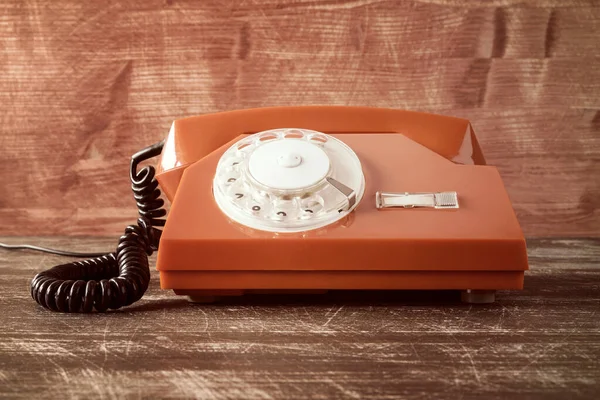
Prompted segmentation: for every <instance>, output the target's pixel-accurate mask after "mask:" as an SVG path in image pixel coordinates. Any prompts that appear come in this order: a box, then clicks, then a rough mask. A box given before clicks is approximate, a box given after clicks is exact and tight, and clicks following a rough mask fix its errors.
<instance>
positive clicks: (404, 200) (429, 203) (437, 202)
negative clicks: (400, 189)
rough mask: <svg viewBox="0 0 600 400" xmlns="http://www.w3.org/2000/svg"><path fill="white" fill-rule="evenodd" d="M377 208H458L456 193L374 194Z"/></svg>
mask: <svg viewBox="0 0 600 400" xmlns="http://www.w3.org/2000/svg"><path fill="white" fill-rule="evenodd" d="M375 202H376V203H375V204H376V206H377V208H394V207H401V208H415V207H431V208H438V209H444V208H458V196H457V194H456V192H438V193H408V192H405V193H386V192H377V193H376V194H375Z"/></svg>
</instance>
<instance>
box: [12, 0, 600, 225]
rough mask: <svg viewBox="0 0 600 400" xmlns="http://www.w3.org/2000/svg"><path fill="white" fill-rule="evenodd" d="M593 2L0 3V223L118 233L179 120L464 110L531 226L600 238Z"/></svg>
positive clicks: (597, 15)
mask: <svg viewBox="0 0 600 400" xmlns="http://www.w3.org/2000/svg"><path fill="white" fill-rule="evenodd" d="M599 31H600V7H598V3H597V2H594V1H550V0H548V1H530V2H522V1H493V2H485V3H484V4H482V3H479V2H469V1H458V0H457V1H450V0H437V1H433V0H431V1H407V2H400V1H367V0H365V1H328V0H327V1H326V0H323V1H314V0H303V1H281V0H279V1H277V0H260V1H259V0H255V1H245V2H222V1H216V0H214V1H204V2H188V1H177V0H173V1H127V2H126V1H112V2H77V1H65V0H60V1H54V2H43V1H31V2H21V1H17V0H13V1H5V2H2V4H0V48H2V51H1V52H0V122H1V125H0V126H1V128H0V147H1V148H2V154H1V156H0V171H1V172H0V173H1V174H2V175H1V177H2V183H3V184H2V185H0V218H1V220H2V222H3V223H2V224H1V225H0V233H4V234H19V233H20V234H24V233H29V234H57V233H61V234H100V235H102V234H116V233H118V232H120V230H121V227H122V226H123V225H124V224H126V223H128V222H130V221H131V220H132V219H133V218H134V217H135V214H136V213H135V210H134V209H133V202H132V200H131V196H130V191H129V188H128V182H127V180H128V178H127V168H128V167H127V165H128V162H129V161H128V160H129V157H130V155H131V154H133V153H134V152H135V151H137V150H138V149H140V148H142V147H145V146H146V145H148V144H150V143H153V142H156V141H158V140H160V139H161V138H162V137H164V135H165V134H166V132H167V130H168V128H169V126H170V123H171V121H172V120H173V119H175V118H181V117H184V116H189V115H195V114H200V113H205V112H216V111H223V110H231V109H237V108H247V107H261V106H273V105H301V104H340V105H367V106H379V107H396V108H405V109H412V110H422V111H429V112H434V113H442V114H448V115H456V116H460V117H465V118H468V119H470V120H471V121H472V122H473V125H474V126H475V130H476V132H477V133H478V135H479V136H480V138H481V142H482V147H483V150H484V152H485V154H486V157H487V159H488V161H489V162H490V163H491V164H493V165H497V166H498V168H499V169H500V172H501V173H502V175H503V177H504V179H505V182H506V186H507V189H508V191H509V194H510V196H511V199H512V200H513V202H514V206H515V209H516V212H517V214H518V216H519V219H520V221H521V223H522V226H523V229H524V231H525V233H526V234H527V235H534V236H547V235H549V236H556V235H583V236H585V235H598V233H599V232H600V212H599V211H598V209H599V205H600V200H599V199H600V183H599V181H600V180H599V179H594V177H595V176H598V175H599V174H600V166H599V165H600V163H599V162H598V161H599V159H600V111H599V110H600V100H599V97H598V96H597V93H598V92H599V90H600V67H599V65H600V64H599V63H598V59H599V58H600V53H599V50H600V41H598V40H597V32H599Z"/></svg>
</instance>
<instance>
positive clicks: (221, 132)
mask: <svg viewBox="0 0 600 400" xmlns="http://www.w3.org/2000/svg"><path fill="white" fill-rule="evenodd" d="M283 127H290V128H306V129H313V130H317V131H321V132H325V133H328V134H333V136H335V137H337V138H338V139H340V140H341V141H343V142H345V143H346V144H347V145H349V146H350V147H351V148H352V149H353V150H354V151H355V152H356V154H357V155H358V157H359V158H360V159H361V163H362V166H363V172H364V175H365V179H366V190H365V195H364V197H363V199H362V201H361V203H360V204H359V205H358V207H357V208H356V210H355V211H354V212H352V213H351V214H350V215H349V216H348V217H347V218H345V219H344V220H342V221H340V222H338V223H336V224H333V225H329V226H327V227H324V228H321V229H318V230H314V231H307V232H304V233H297V234H277V233H270V232H262V231H254V230H251V229H248V228H247V227H244V226H241V225H239V224H236V223H234V222H232V221H231V220H229V219H228V218H227V217H226V216H225V215H224V214H223V213H222V212H221V211H220V210H219V208H218V206H217V204H216V203H215V201H214V198H213V194H212V179H213V176H214V172H215V169H216V166H217V162H218V160H219V158H220V157H221V155H222V153H223V152H224V151H225V150H226V149H227V148H228V147H229V146H230V145H231V144H232V143H234V142H235V141H237V140H239V138H240V135H244V134H251V133H256V132H259V131H263V130H267V129H273V128H283ZM158 168H159V173H158V175H157V178H158V180H159V182H160V184H161V187H162V188H163V190H164V192H165V193H166V195H167V197H168V198H169V199H170V200H171V201H172V206H171V210H170V214H169V217H168V220H167V224H166V226H165V228H164V231H163V234H162V238H161V242H160V250H159V253H158V261H157V269H158V270H159V271H160V279H161V287H162V288H165V289H174V290H175V292H176V293H178V294H194V293H213V292H215V291H216V292H215V293H228V294H239V293H241V292H243V291H245V290H315V289H318V290H327V289H482V290H495V289H520V288H522V286H523V275H524V271H525V270H527V269H528V264H527V254H526V247H525V240H524V237H523V234H522V231H521V229H520V226H519V224H518V221H517V219H516V216H515V214H514V211H513V209H512V206H511V203H510V200H509V198H508V195H507V193H506V191H505V189H504V185H503V183H502V180H501V178H500V175H499V174H498V171H497V170H496V168H494V167H491V166H486V165H485V160H484V158H483V155H482V153H481V150H480V148H479V145H478V143H477V139H476V137H475V135H474V133H473V130H472V129H471V125H470V124H469V122H468V121H466V120H463V119H458V118H451V117H444V116H437V115H431V114H423V113H416V112H408V111H401V110H389V109H376V108H364V107H278V108H266V109H252V110H241V111H233V112H225V113H218V114H209V115H202V116H198V117H192V118H186V119H182V120H177V121H175V122H174V123H173V126H172V128H171V131H170V132H169V136H168V138H167V140H166V144H165V148H164V150H163V154H162V156H161V160H160V162H159V167H158ZM377 191H387V192H440V191H456V192H457V193H458V198H459V203H460V208H459V209H455V210H435V209H410V210H406V209H386V210H378V209H377V208H376V204H375V193H376V192H377Z"/></svg>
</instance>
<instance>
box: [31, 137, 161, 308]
mask: <svg viewBox="0 0 600 400" xmlns="http://www.w3.org/2000/svg"><path fill="white" fill-rule="evenodd" d="M163 144H164V142H159V143H156V144H154V145H152V146H149V147H147V148H145V149H143V150H141V151H139V152H137V153H136V154H134V155H133V156H132V157H131V170H130V174H129V176H130V179H131V189H132V190H133V196H134V198H135V200H136V203H137V207H138V211H139V215H140V218H138V220H137V225H129V226H128V227H127V228H125V232H124V234H123V235H122V236H121V237H120V238H119V244H118V245H117V249H116V251H114V252H112V253H108V254H105V255H102V256H100V257H96V258H91V259H89V260H84V261H75V262H71V263H68V264H62V265H57V266H55V267H53V268H50V269H48V270H46V271H43V272H40V273H39V274H37V275H36V276H35V277H34V278H33V280H32V281H31V296H32V297H33V299H34V300H35V301H37V302H38V303H39V304H40V305H42V306H44V307H46V308H48V309H50V310H53V311H60V312H84V313H89V312H92V311H93V310H94V309H95V310H96V311H99V312H103V311H106V310H107V309H109V308H110V309H113V310H116V309H118V308H121V307H124V306H128V305H130V304H133V303H135V302H136V301H138V300H139V299H141V298H142V296H143V295H144V293H145V292H146V290H147V289H148V284H149V283H150V267H149V265H148V257H149V256H150V255H152V253H153V252H154V251H155V250H157V249H158V243H159V240H160V235H161V233H162V230H160V229H157V228H156V227H157V226H158V227H162V226H164V225H165V220H164V219H162V217H164V216H165V215H166V214H167V212H166V210H165V209H164V208H163V205H164V201H163V200H162V199H161V198H160V189H159V188H158V182H157V180H156V178H155V173H156V171H155V169H154V167H152V166H146V167H144V168H142V169H141V170H140V171H139V172H138V171H137V168H138V165H139V164H140V163H141V162H142V161H145V160H147V159H149V158H152V157H156V156H158V155H159V154H160V153H161V152H162V148H163Z"/></svg>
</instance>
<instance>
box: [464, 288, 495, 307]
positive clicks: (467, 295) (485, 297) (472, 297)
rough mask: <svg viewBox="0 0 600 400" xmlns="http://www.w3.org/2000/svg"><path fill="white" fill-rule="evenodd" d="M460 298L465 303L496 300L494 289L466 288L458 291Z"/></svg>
mask: <svg viewBox="0 0 600 400" xmlns="http://www.w3.org/2000/svg"><path fill="white" fill-rule="evenodd" d="M460 300H461V301H462V302H463V303H467V304H491V303H494V302H495V301H496V291H495V290H471V289H467V290H463V291H461V292H460Z"/></svg>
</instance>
